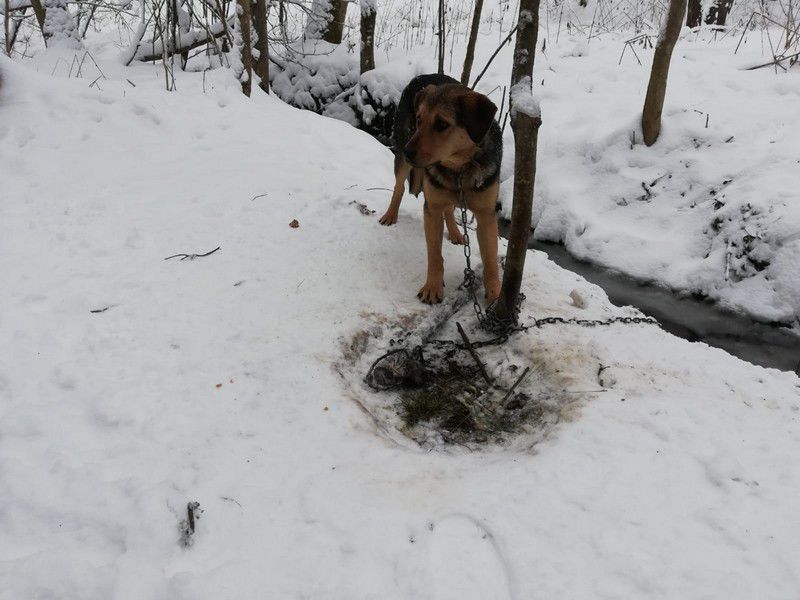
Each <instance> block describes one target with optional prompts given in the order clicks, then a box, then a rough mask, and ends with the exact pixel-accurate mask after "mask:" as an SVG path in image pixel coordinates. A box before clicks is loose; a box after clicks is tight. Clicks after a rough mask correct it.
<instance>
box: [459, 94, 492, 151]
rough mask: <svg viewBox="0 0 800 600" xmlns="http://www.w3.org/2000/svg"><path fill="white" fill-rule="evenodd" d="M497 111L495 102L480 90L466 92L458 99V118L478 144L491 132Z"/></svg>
mask: <svg viewBox="0 0 800 600" xmlns="http://www.w3.org/2000/svg"><path fill="white" fill-rule="evenodd" d="M496 112H497V107H496V106H495V105H494V102H492V101H491V100H489V98H487V97H486V96H484V95H483V94H479V93H478V92H473V91H469V92H466V93H464V94H461V95H460V96H459V97H458V99H457V100H456V118H457V119H458V122H459V124H460V125H461V126H462V127H463V128H464V129H466V130H467V133H468V134H469V137H470V139H471V140H472V141H473V142H475V143H476V144H480V143H481V142H482V141H483V138H485V137H486V134H487V133H489V128H490V127H491V126H492V121H494V115H495V113H496Z"/></svg>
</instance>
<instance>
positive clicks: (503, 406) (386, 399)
mask: <svg viewBox="0 0 800 600" xmlns="http://www.w3.org/2000/svg"><path fill="white" fill-rule="evenodd" d="M446 311H447V308H444V309H440V310H439V312H440V313H443V314H444V313H446ZM450 316H451V318H448V319H444V318H442V316H441V315H438V316H437V314H436V311H435V310H434V311H430V312H429V313H427V314H426V313H417V314H415V315H414V316H405V317H403V318H400V319H395V320H392V319H389V318H386V317H384V316H380V315H370V316H369V318H368V319H365V320H366V321H368V324H365V328H364V329H363V330H361V331H358V332H356V333H354V334H352V335H351V336H350V337H349V338H347V339H346V340H343V341H342V343H341V349H342V354H341V357H340V360H339V361H338V363H337V365H336V369H337V371H338V372H339V373H340V375H341V376H342V377H343V379H344V380H345V381H346V382H347V384H348V386H349V387H350V392H351V393H350V394H349V396H350V397H353V398H354V399H355V400H356V402H357V403H358V404H359V406H360V407H361V408H362V409H363V410H364V411H365V412H367V413H368V414H369V415H370V417H371V418H372V420H373V421H374V423H375V425H376V427H377V429H378V430H379V431H380V432H381V433H382V434H387V435H389V437H391V438H392V439H393V440H394V441H395V442H398V443H401V444H403V445H409V444H410V445H413V446H416V447H422V448H425V449H432V448H447V447H449V446H460V447H466V448H469V449H480V448H488V447H495V448H501V449H502V448H509V449H511V448H514V449H519V448H530V447H532V446H534V445H535V444H536V443H538V442H539V441H541V440H543V439H545V438H546V437H547V435H548V434H549V433H550V432H551V431H552V430H553V428H554V427H555V426H556V425H558V424H559V423H561V422H563V421H567V420H571V419H573V418H574V417H575V416H576V415H577V414H578V413H579V410H580V406H581V405H582V404H583V403H584V402H585V401H586V400H587V399H588V398H590V397H592V396H593V395H594V394H597V393H601V392H603V391H604V390H603V389H602V388H601V386H600V384H599V383H598V380H597V369H598V361H597V359H596V358H594V357H593V356H592V352H591V349H590V348H585V347H584V346H585V342H584V345H583V346H582V345H580V344H578V343H577V340H574V343H570V339H569V338H562V339H558V340H553V339H552V338H550V339H548V340H547V341H546V342H545V341H544V340H543V339H541V338H542V332H541V331H539V330H532V331H528V332H520V333H517V334H514V335H513V336H512V337H511V338H510V339H509V340H508V341H506V342H505V343H503V344H494V343H487V342H490V341H491V340H490V339H489V338H490V336H487V335H486V334H485V333H483V332H481V331H480V330H476V329H475V328H474V327H471V326H470V325H471V323H472V322H473V320H474V319H473V320H471V319H470V314H469V310H468V309H464V311H463V312H459V311H458V310H457V311H456V313H455V315H453V313H452V312H451V313H450ZM456 322H462V323H463V324H464V327H465V330H466V333H467V335H468V338H469V339H470V342H471V344H472V345H473V350H474V354H473V353H472V352H469V350H468V349H467V347H466V344H465V343H464V342H463V338H462V337H461V336H460V335H459V333H458V331H457V330H456V325H455V324H456Z"/></svg>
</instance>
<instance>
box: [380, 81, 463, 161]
mask: <svg viewBox="0 0 800 600" xmlns="http://www.w3.org/2000/svg"><path fill="white" fill-rule="evenodd" d="M444 83H459V81H457V80H456V79H453V78H452V77H450V76H449V75H440V74H439V73H430V74H428V75H417V76H416V77H414V79H412V80H411V81H410V82H409V83H408V85H407V86H406V88H405V89H404V90H403V93H402V94H401V96H400V103H399V104H398V105H397V113H396V114H395V118H394V128H393V129H392V150H394V152H395V154H397V153H400V152H402V151H403V147H404V146H405V145H406V144H407V143H408V140H410V139H411V136H412V135H414V130H415V129H416V115H415V113H414V98H415V97H416V95H417V92H419V91H420V90H421V89H422V88H424V87H425V86H428V85H442V84H444Z"/></svg>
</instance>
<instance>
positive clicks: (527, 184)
mask: <svg viewBox="0 0 800 600" xmlns="http://www.w3.org/2000/svg"><path fill="white" fill-rule="evenodd" d="M518 23H519V25H518V29H517V43H516V47H515V48H514V64H513V66H512V68H511V93H510V94H509V101H510V102H509V109H510V111H511V130H512V131H513V132H514V152H515V154H514V199H513V205H512V209H511V230H510V232H509V236H508V251H507V252H506V262H505V268H504V270H503V285H502V288H501V290H500V298H499V299H498V301H497V305H496V306H495V308H494V314H495V316H496V317H498V318H499V319H501V320H506V321H508V320H513V321H514V322H516V320H517V317H518V315H517V305H518V298H519V292H520V288H521V287H522V275H523V272H524V270H525V256H526V255H527V253H528V237H529V236H530V232H531V216H532V214H533V185H534V181H535V179H536V143H537V139H538V134H539V126H540V125H541V124H542V120H541V116H540V115H539V112H538V107H537V105H536V103H535V101H534V100H533V85H532V81H533V61H534V58H535V53H536V39H537V36H538V33H539V0H520V4H519V20H518Z"/></svg>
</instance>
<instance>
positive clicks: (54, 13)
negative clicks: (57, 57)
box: [42, 0, 82, 48]
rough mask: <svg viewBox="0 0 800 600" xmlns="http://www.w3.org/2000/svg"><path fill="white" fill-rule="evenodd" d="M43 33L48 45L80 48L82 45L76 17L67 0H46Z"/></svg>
mask: <svg viewBox="0 0 800 600" xmlns="http://www.w3.org/2000/svg"><path fill="white" fill-rule="evenodd" d="M42 7H43V8H44V23H43V24H42V35H43V36H44V39H45V43H46V44H47V45H48V46H65V47H70V48H80V47H81V46H82V44H81V41H80V35H79V34H78V27H77V26H76V25H75V19H73V18H72V13H70V12H69V8H68V7H67V0H44V3H43V5H42Z"/></svg>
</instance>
